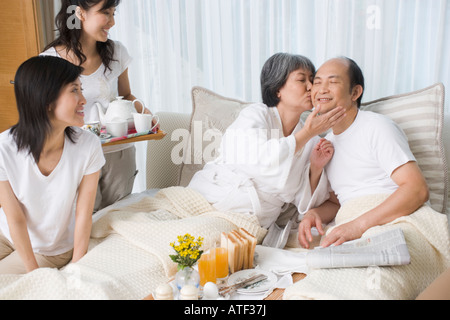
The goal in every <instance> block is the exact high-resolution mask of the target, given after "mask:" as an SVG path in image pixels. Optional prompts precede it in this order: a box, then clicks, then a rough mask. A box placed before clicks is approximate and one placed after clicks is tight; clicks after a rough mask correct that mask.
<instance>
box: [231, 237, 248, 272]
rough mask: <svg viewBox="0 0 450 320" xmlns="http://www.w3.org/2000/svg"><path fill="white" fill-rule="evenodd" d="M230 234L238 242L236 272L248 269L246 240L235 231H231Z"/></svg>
mask: <svg viewBox="0 0 450 320" xmlns="http://www.w3.org/2000/svg"><path fill="white" fill-rule="evenodd" d="M231 234H232V235H233V236H234V237H235V239H236V240H237V241H238V242H239V265H238V270H245V269H248V247H249V243H248V240H247V239H245V238H244V237H242V236H241V235H240V234H239V232H238V231H237V230H233V231H231Z"/></svg>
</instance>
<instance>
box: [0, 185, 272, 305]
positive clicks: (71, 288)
mask: <svg viewBox="0 0 450 320" xmlns="http://www.w3.org/2000/svg"><path fill="white" fill-rule="evenodd" d="M239 227H242V228H245V229H247V230H248V231H249V232H250V233H252V234H253V235H255V236H256V237H257V238H258V239H259V240H260V241H261V240H262V238H263V237H264V235H265V233H266V230H264V229H261V228H260V227H259V223H258V221H257V219H256V217H251V216H245V215H241V214H233V213H228V212H217V211H215V210H214V208H213V207H212V206H211V205H210V204H209V203H208V202H207V201H206V200H205V199H204V198H203V197H202V196H201V195H200V194H198V193H196V192H194V191H192V190H190V189H186V188H180V187H174V188H168V189H164V190H161V191H160V192H159V193H158V194H157V195H156V196H155V197H144V198H143V199H142V200H140V201H139V202H137V203H134V204H131V205H129V206H126V207H124V208H119V209H112V210H109V211H107V212H106V214H105V215H103V216H102V217H101V218H100V219H99V220H98V221H96V222H95V223H94V225H93V230H92V236H91V249H90V250H89V252H88V253H87V254H86V256H85V257H84V258H83V259H81V260H80V261H79V262H78V263H75V264H70V265H68V266H67V267H65V268H63V269H62V270H56V269H39V270H36V271H34V272H32V273H30V274H27V275H24V276H0V299H142V298H144V297H146V296H147V295H149V294H150V293H152V291H153V290H154V289H155V288H156V287H157V286H158V285H159V284H161V283H164V282H167V281H168V280H169V279H170V278H171V277H173V276H174V274H175V273H176V265H175V264H174V263H173V262H172V261H171V260H170V258H169V254H173V249H172V248H171V247H170V243H171V242H173V241H176V239H177V236H179V235H184V234H186V233H190V234H191V235H193V236H195V237H198V236H202V237H203V238H204V239H205V241H204V245H203V249H205V250H207V249H208V248H209V247H210V246H211V244H212V243H213V242H215V241H219V239H220V233H221V232H223V231H224V232H229V231H231V230H232V229H235V228H239Z"/></svg>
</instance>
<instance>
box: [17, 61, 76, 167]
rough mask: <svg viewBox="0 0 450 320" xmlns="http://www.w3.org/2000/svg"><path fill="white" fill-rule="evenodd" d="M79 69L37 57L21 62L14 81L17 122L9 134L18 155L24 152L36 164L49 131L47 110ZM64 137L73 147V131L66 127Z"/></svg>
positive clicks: (74, 137)
mask: <svg viewBox="0 0 450 320" xmlns="http://www.w3.org/2000/svg"><path fill="white" fill-rule="evenodd" d="M82 71H83V69H82V68H81V67H79V66H75V65H73V64H72V63H70V62H68V61H67V60H64V59H61V58H56V57H51V56H38V57H33V58H31V59H29V60H27V61H25V62H24V63H23V64H22V65H21V66H20V67H19V69H18V70H17V73H16V76H15V79H14V92H15V95H16V103H17V110H18V111H19V122H18V123H17V124H16V125H15V126H13V127H12V128H11V130H10V134H12V135H13V138H14V141H15V142H16V144H17V148H18V150H19V151H21V150H26V151H28V152H29V153H30V154H31V155H32V156H33V157H34V159H35V161H36V163H38V162H39V159H40V155H41V152H42V149H43V147H44V143H45V139H46V138H47V136H48V134H49V133H50V131H51V123H50V119H49V109H50V108H51V107H53V105H54V103H55V102H56V101H57V100H58V98H59V96H60V94H61V91H62V89H63V88H64V87H65V86H67V85H68V84H70V83H72V82H74V81H76V80H77V79H78V77H79V76H80V75H81V72H82ZM65 134H66V135H67V137H68V138H69V139H70V140H71V141H72V142H73V143H75V139H76V136H75V131H74V130H73V129H72V128H70V127H68V128H66V130H65Z"/></svg>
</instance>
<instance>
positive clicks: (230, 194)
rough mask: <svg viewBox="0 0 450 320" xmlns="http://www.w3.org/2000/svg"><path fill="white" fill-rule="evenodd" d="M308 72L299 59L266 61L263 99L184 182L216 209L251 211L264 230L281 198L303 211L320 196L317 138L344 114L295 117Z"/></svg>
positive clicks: (307, 91)
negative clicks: (212, 157) (216, 153)
mask: <svg viewBox="0 0 450 320" xmlns="http://www.w3.org/2000/svg"><path fill="white" fill-rule="evenodd" d="M314 74H315V67H314V65H313V64H312V63H311V61H310V60H309V59H307V58H305V57H303V56H300V55H291V54H286V53H278V54H275V55H274V56H272V57H271V58H269V60H268V61H267V62H266V63H265V65H264V67H263V69H262V73H261V89H262V98H263V103H257V104H253V105H251V106H249V107H247V108H245V109H244V110H243V111H242V112H241V113H240V114H239V116H238V118H237V119H236V121H235V122H234V123H233V124H232V125H231V126H230V127H229V128H228V129H227V131H226V132H225V134H224V136H223V139H222V142H221V146H220V155H219V157H218V158H217V159H216V160H214V161H213V162H210V163H207V164H206V165H205V167H204V168H203V170H201V171H199V172H197V173H196V174H195V175H194V177H193V178H192V180H191V182H190V184H189V187H190V188H191V189H194V190H196V191H198V192H200V193H201V194H202V195H203V196H204V197H205V198H206V199H207V200H208V201H209V202H210V203H211V204H212V205H213V206H214V207H215V208H216V209H218V210H220V211H233V212H239V213H243V214H251V215H256V217H257V218H258V220H259V222H260V224H261V226H262V227H264V228H269V233H270V228H271V227H272V226H273V225H274V223H275V221H276V220H277V218H278V217H279V215H280V213H281V212H282V209H283V207H284V205H285V204H286V203H294V204H295V205H296V206H297V208H298V209H299V212H306V211H307V210H308V208H309V207H310V206H312V205H313V206H315V205H318V204H320V203H322V202H323V201H325V200H326V199H327V197H328V187H327V185H328V184H327V179H326V177H324V175H322V171H323V170H322V169H323V167H324V166H325V165H326V164H327V163H328V161H329V160H330V159H331V157H332V155H333V147H332V145H331V143H329V142H327V141H326V140H321V139H320V138H319V137H317V136H318V135H319V134H320V133H322V132H325V131H326V130H328V129H329V128H331V127H332V126H333V125H334V124H336V123H338V122H339V121H341V120H342V119H343V118H344V116H345V112H344V111H343V110H342V109H336V110H335V112H333V113H332V114H326V115H320V107H318V108H316V109H315V110H314V111H313V112H312V113H311V114H310V115H309V117H308V118H307V119H306V121H305V123H303V121H301V119H300V117H301V115H302V114H303V113H304V112H305V111H309V110H311V109H312V107H313V106H312V103H311V87H312V79H313V77H314ZM310 158H311V165H310ZM314 191H316V192H314Z"/></svg>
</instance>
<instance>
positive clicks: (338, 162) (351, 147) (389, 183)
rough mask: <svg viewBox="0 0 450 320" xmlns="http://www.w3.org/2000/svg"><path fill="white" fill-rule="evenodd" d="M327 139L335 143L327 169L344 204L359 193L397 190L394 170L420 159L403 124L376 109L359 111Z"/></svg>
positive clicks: (386, 192)
mask: <svg viewBox="0 0 450 320" xmlns="http://www.w3.org/2000/svg"><path fill="white" fill-rule="evenodd" d="M326 139H328V140H330V141H331V142H332V143H333V145H334V156H333V158H332V160H331V161H330V163H329V164H328V165H327V167H326V172H327V176H328V179H329V181H330V185H331V188H332V189H333V191H334V192H335V193H336V195H337V196H338V199H339V202H340V203H341V205H342V204H344V203H345V202H346V201H348V200H350V199H353V198H356V197H359V196H365V195H371V194H391V193H393V192H394V191H395V190H397V188H398V186H397V184H395V182H394V181H393V180H392V179H391V175H392V173H393V172H394V171H395V169H397V168H398V167H400V166H402V165H404V164H406V163H408V162H410V161H416V159H415V157H414V155H413V154H412V152H411V150H410V148H409V145H408V139H407V138H406V136H405V134H404V132H403V131H402V130H401V128H400V127H399V126H398V125H397V124H396V123H395V122H394V121H392V120H391V119H389V118H387V117H385V116H383V115H380V114H377V113H374V112H369V111H359V112H358V115H357V117H356V119H355V121H354V123H353V124H352V125H351V126H350V127H349V128H348V129H347V130H346V131H344V132H343V133H342V134H339V135H334V134H333V133H332V132H331V133H329V134H328V135H327V136H326Z"/></svg>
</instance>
